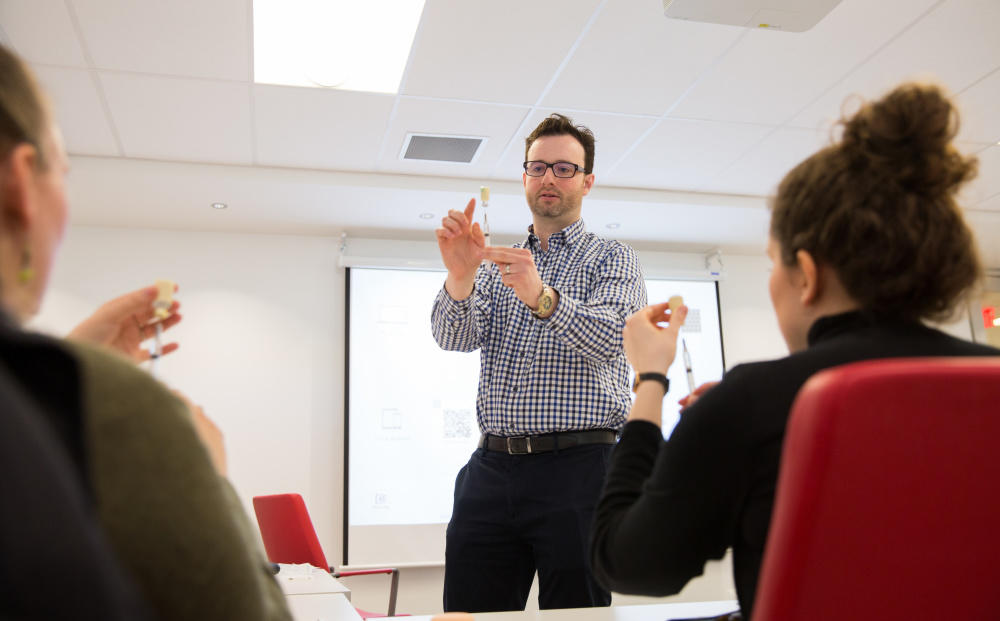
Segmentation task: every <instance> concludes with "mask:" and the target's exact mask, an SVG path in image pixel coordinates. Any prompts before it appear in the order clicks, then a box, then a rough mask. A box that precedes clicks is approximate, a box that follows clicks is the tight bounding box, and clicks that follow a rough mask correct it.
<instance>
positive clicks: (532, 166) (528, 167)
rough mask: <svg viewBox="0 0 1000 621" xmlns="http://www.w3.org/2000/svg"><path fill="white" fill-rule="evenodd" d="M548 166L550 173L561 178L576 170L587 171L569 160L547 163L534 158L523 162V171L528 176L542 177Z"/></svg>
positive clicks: (571, 174)
mask: <svg viewBox="0 0 1000 621" xmlns="http://www.w3.org/2000/svg"><path fill="white" fill-rule="evenodd" d="M549 168H551V169H552V174H553V175H555V176H557V177H561V178H563V179H566V178H569V177H572V176H574V175H576V173H577V171H581V170H582V171H583V172H587V171H586V170H584V169H583V166H577V165H576V164H571V163H570V162H555V163H553V164H549V163H547V162H543V161H541V160H534V161H530V162H525V163H524V172H525V174H526V175H528V176H529V177H544V176H545V171H546V170H548V169H549Z"/></svg>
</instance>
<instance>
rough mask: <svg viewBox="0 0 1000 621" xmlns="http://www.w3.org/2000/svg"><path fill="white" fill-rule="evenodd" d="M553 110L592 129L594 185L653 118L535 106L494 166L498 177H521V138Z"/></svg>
mask: <svg viewBox="0 0 1000 621" xmlns="http://www.w3.org/2000/svg"><path fill="white" fill-rule="evenodd" d="M553 112H558V113H560V114H565V115H566V116H569V117H570V118H571V119H573V122H574V123H576V124H577V125H584V126H586V127H588V128H590V131H592V132H594V139H595V142H596V144H595V145H594V175H595V177H596V182H595V183H596V184H597V185H598V186H601V185H604V184H605V182H606V180H605V178H604V173H605V172H610V171H611V169H612V167H614V165H615V164H616V163H617V162H618V160H620V159H621V158H622V156H624V155H625V153H626V152H627V151H628V150H629V149H630V148H631V147H632V145H633V144H635V142H636V141H637V140H639V139H640V138H641V137H642V135H643V134H644V133H645V132H646V131H647V130H648V129H649V128H650V127H652V126H653V124H654V123H655V122H656V119H653V118H649V117H634V116H622V115H614V114H601V113H599V112H566V111H565V110H557V109H550V108H539V109H537V110H535V111H533V112H532V113H531V115H530V116H529V117H528V118H527V119H526V120H525V122H524V124H523V125H522V126H521V128H520V129H521V131H520V132H519V135H517V136H514V138H513V140H512V141H511V143H510V145H509V146H508V148H507V151H506V153H504V156H503V159H501V160H500V162H499V163H498V165H497V167H496V168H495V169H494V171H493V172H494V175H495V176H496V177H498V178H511V179H516V180H518V181H520V180H521V172H522V171H523V168H522V165H523V163H524V140H525V139H526V138H527V137H528V135H529V134H530V133H531V132H532V131H533V130H534V129H535V127H537V126H538V124H539V123H541V122H542V120H544V119H545V117H547V116H549V115H550V114H552V113H553Z"/></svg>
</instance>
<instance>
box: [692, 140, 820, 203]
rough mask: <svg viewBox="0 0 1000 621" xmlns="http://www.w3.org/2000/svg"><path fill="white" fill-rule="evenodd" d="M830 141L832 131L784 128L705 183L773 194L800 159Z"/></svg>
mask: <svg viewBox="0 0 1000 621" xmlns="http://www.w3.org/2000/svg"><path fill="white" fill-rule="evenodd" d="M829 143H830V136H829V133H828V132H824V131H815V130H810V129H794V128H781V129H778V130H776V131H775V132H774V133H772V134H771V135H769V136H767V137H766V138H765V139H764V140H762V141H761V142H759V143H758V144H757V145H755V146H754V147H753V148H752V149H750V151H748V152H747V153H746V154H745V155H743V157H741V158H740V159H739V160H738V161H737V162H736V163H735V164H733V165H732V166H730V167H729V168H727V169H725V170H723V171H722V172H721V173H719V174H718V175H716V176H715V178H713V179H712V180H710V181H709V182H707V183H706V184H705V185H704V186H703V188H702V189H703V190H705V191H708V192H721V193H725V194H752V195H757V196H769V195H771V194H773V193H774V192H775V191H776V190H777V189H778V184H779V183H781V180H782V179H784V178H785V175H786V174H787V173H788V171H790V170H791V169H792V168H794V167H795V166H797V165H798V164H799V162H801V161H802V160H804V159H805V158H807V157H809V156H810V155H812V154H813V153H815V152H816V151H818V150H819V149H821V148H822V147H824V146H826V145H828V144H829Z"/></svg>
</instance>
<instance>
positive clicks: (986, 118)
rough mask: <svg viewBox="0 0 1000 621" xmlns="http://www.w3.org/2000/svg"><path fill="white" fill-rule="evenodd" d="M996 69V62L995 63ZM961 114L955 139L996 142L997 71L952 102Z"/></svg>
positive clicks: (999, 131)
mask: <svg viewBox="0 0 1000 621" xmlns="http://www.w3.org/2000/svg"><path fill="white" fill-rule="evenodd" d="M997 63H998V67H1000V58H998V59H997ZM956 103H957V105H958V108H959V113H960V114H961V123H962V124H961V127H960V129H959V133H958V137H959V139H961V140H967V141H971V142H978V143H986V144H996V143H998V142H1000V113H998V111H1000V68H998V69H997V70H995V71H994V72H993V73H991V74H990V75H989V76H987V77H986V78H984V79H983V80H981V81H979V82H977V83H976V84H974V85H973V86H971V87H970V88H968V89H966V90H965V91H962V93H960V94H959V95H958V97H957V98H956Z"/></svg>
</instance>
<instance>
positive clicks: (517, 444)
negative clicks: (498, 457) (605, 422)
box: [479, 429, 618, 455]
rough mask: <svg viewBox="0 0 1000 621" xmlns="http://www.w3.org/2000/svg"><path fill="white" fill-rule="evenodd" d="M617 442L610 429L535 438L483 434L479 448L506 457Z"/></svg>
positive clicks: (545, 435) (564, 432)
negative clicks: (499, 453)
mask: <svg viewBox="0 0 1000 621" xmlns="http://www.w3.org/2000/svg"><path fill="white" fill-rule="evenodd" d="M617 441H618V434H617V433H615V432H614V431H613V430H611V429H591V430H589V431H561V432H559V433H544V434H540V435H537V436H494V435H490V434H488V433H484V434H483V435H482V436H480V438H479V448H484V449H486V450H487V451H500V452H501V453H507V454H508V455H529V454H534V453H549V452H552V451H554V450H556V449H567V448H572V447H574V446H580V445H582V444H614V443H615V442H617Z"/></svg>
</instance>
